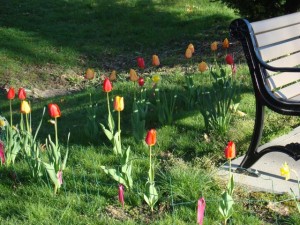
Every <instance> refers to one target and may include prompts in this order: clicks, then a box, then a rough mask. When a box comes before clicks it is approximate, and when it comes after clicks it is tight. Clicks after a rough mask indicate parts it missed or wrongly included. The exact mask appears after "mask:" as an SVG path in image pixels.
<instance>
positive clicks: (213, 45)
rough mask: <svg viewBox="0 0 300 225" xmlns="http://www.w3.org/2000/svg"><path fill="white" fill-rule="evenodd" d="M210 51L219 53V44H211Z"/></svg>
mask: <svg viewBox="0 0 300 225" xmlns="http://www.w3.org/2000/svg"><path fill="white" fill-rule="evenodd" d="M210 49H211V50H212V51H217V49H218V42H216V41H214V42H213V43H211V45H210Z"/></svg>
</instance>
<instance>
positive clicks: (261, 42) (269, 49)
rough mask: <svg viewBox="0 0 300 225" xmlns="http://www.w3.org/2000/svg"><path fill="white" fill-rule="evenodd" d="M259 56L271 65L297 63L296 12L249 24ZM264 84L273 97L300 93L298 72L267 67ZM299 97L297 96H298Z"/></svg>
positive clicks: (299, 16)
mask: <svg viewBox="0 0 300 225" xmlns="http://www.w3.org/2000/svg"><path fill="white" fill-rule="evenodd" d="M251 26H252V29H253V32H254V35H255V40H256V45H257V47H258V51H259V54H260V55H261V58H262V59H263V60H264V61H265V62H266V63H267V64H269V65H271V66H273V67H297V66H299V65H300V12H298V13H293V14H289V15H286V16H280V17H276V18H271V19H267V20H263V21H258V22H253V23H251ZM265 79H266V80H265V81H266V84H267V85H268V87H269V89H270V90H271V91H272V92H273V93H274V95H275V96H277V97H280V98H283V99H293V98H296V97H297V96H299V95H300V85H299V84H298V83H297V82H298V81H299V80H300V73H291V72H282V73H276V72H273V71H270V70H267V76H266V77H265ZM299 99H300V97H299Z"/></svg>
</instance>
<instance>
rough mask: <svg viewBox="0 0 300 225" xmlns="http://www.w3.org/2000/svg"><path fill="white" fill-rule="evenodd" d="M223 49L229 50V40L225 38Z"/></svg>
mask: <svg viewBox="0 0 300 225" xmlns="http://www.w3.org/2000/svg"><path fill="white" fill-rule="evenodd" d="M223 48H229V41H228V39H227V38H225V39H224V41H223Z"/></svg>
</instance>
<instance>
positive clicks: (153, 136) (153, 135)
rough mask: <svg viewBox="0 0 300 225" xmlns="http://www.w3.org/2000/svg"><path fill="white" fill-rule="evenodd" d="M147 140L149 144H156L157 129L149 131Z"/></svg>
mask: <svg viewBox="0 0 300 225" xmlns="http://www.w3.org/2000/svg"><path fill="white" fill-rule="evenodd" d="M145 141H146V143H147V145H148V146H153V145H155V143H156V130H155V129H151V130H149V131H148V133H147V136H146V139H145Z"/></svg>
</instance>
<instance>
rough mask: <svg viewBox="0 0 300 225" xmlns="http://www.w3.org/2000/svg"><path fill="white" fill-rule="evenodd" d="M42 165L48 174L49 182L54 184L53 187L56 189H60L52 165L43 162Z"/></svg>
mask: <svg viewBox="0 0 300 225" xmlns="http://www.w3.org/2000/svg"><path fill="white" fill-rule="evenodd" d="M43 165H44V167H45V168H46V170H47V172H48V174H49V177H50V179H51V181H52V182H53V183H54V185H55V186H56V187H60V184H59V181H58V178H57V175H56V172H55V168H54V165H53V164H49V163H45V162H43Z"/></svg>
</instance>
